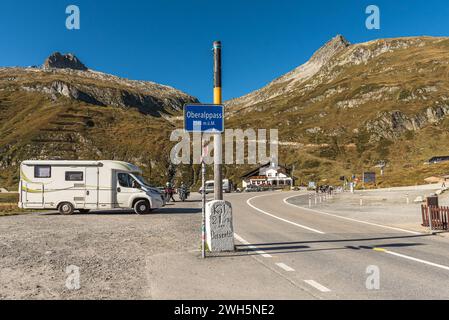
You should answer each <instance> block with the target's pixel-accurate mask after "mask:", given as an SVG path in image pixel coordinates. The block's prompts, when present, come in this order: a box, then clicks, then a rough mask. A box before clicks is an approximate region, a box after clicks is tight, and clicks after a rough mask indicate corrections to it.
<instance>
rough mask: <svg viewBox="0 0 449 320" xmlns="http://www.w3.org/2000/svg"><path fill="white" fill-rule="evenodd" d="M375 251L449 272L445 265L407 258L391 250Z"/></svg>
mask: <svg viewBox="0 0 449 320" xmlns="http://www.w3.org/2000/svg"><path fill="white" fill-rule="evenodd" d="M373 250H374V251H378V252H384V253H388V254H391V255H393V256H397V257H400V258H404V259H408V260H412V261H416V262H420V263H424V264H427V265H429V266H433V267H437V268H441V269H444V270H449V267H448V266H444V265H441V264H438V263H434V262H430V261H427V260H422V259H418V258H414V257H411V256H407V255H405V254H400V253H397V252H393V251H390V250H386V249H383V248H374V249H373Z"/></svg>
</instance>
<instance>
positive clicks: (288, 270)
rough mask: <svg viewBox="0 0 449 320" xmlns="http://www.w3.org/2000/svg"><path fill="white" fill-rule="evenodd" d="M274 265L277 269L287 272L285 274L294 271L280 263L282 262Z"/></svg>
mask: <svg viewBox="0 0 449 320" xmlns="http://www.w3.org/2000/svg"><path fill="white" fill-rule="evenodd" d="M276 265H277V266H278V267H279V268H282V269H284V270H285V271H287V272H292V271H295V269H293V268H290V267H289V266H287V265H286V264H285V263H282V262H278V263H276Z"/></svg>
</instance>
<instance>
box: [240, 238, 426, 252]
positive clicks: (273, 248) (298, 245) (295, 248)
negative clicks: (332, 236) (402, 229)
mask: <svg viewBox="0 0 449 320" xmlns="http://www.w3.org/2000/svg"><path fill="white" fill-rule="evenodd" d="M427 236H430V235H413V236H395V237H375V238H358V239H336V240H314V241H298V242H277V243H276V242H271V243H255V244H253V243H251V244H239V245H236V246H235V247H236V251H237V254H236V255H257V254H258V253H257V252H256V251H258V250H260V251H265V252H267V253H269V254H281V253H292V252H313V251H329V250H362V249H368V250H372V249H373V248H377V247H381V248H386V247H392V248H395V247H397V248H399V247H414V246H422V245H425V244H424V243H418V242H409V243H403V242H400V243H380V244H369V245H345V246H342V247H331V248H316V249H314V248H311V246H309V245H308V244H313V243H317V244H320V243H334V244H338V243H346V242H360V241H380V240H395V239H397V240H400V239H410V238H412V239H413V238H421V237H427ZM239 252H241V253H245V254H238V253H239Z"/></svg>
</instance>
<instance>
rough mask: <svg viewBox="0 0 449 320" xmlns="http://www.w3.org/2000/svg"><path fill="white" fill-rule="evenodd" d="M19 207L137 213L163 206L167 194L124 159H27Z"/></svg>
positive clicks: (21, 182)
mask: <svg viewBox="0 0 449 320" xmlns="http://www.w3.org/2000/svg"><path fill="white" fill-rule="evenodd" d="M19 194H20V198H19V207H20V208H23V209H57V210H59V212H60V213H61V214H72V213H73V212H74V211H75V210H78V211H80V212H83V213H87V212H89V211H90V210H104V209H114V208H122V209H131V208H132V209H134V211H135V212H136V213H137V214H144V213H148V212H150V211H151V210H153V209H157V208H160V207H162V206H163V205H164V204H165V203H164V197H163V196H162V194H161V193H160V192H159V190H157V189H156V188H152V187H150V186H149V185H148V183H146V181H145V180H144V179H143V178H142V177H141V170H140V169H139V168H138V167H136V166H135V165H133V164H130V163H126V162H121V161H111V160H105V161H68V160H63V161H44V160H36V161H24V162H22V163H21V165H20V183H19Z"/></svg>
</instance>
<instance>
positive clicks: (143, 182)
mask: <svg viewBox="0 0 449 320" xmlns="http://www.w3.org/2000/svg"><path fill="white" fill-rule="evenodd" d="M132 176H133V177H134V178H135V179H136V180H137V181H138V182H140V184H144V185H146V186H149V187H152V185H151V184H149V183H148V182H147V181H146V180H145V178H144V177H142V176H141V175H138V174H132Z"/></svg>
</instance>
